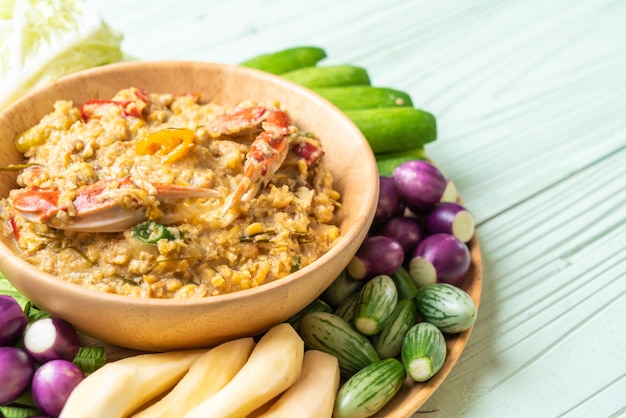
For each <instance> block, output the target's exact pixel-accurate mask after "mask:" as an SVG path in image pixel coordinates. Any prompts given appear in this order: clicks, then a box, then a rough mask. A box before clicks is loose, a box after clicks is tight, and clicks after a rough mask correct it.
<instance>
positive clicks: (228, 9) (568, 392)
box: [89, 0, 626, 418]
mask: <svg viewBox="0 0 626 418" xmlns="http://www.w3.org/2000/svg"><path fill="white" fill-rule="evenodd" d="M89 4H90V6H91V7H92V8H93V9H95V10H96V11H98V13H100V14H101V16H102V17H103V18H104V19H105V21H107V22H108V23H109V24H110V25H111V26H113V27H114V28H115V29H117V30H118V31H120V32H121V33H122V34H123V35H124V39H125V40H124V43H123V48H124V50H125V52H126V53H128V54H130V55H131V56H134V57H136V58H138V59H143V60H159V59H183V60H202V61H214V62H223V63H232V64H236V63H239V62H241V61H243V60H245V59H247V58H250V57H252V56H254V55H257V54H260V53H266V52H273V51H276V50H279V49H282V48H287V47H291V46H297V45H316V46H320V47H323V48H324V49H325V50H326V51H327V53H328V58H327V59H326V60H325V61H324V62H325V63H326V64H342V63H351V64H355V65H359V66H362V67H365V68H367V70H368V71H369V73H370V76H371V78H372V82H373V83H374V84H376V85H379V86H389V87H395V88H398V89H401V90H405V91H407V92H409V93H410V94H411V96H412V97H413V101H414V103H415V105H416V107H420V108H423V109H425V110H428V111H430V112H432V113H434V114H435V115H436V117H437V120H438V124H439V137H438V139H437V141H436V142H435V143H432V144H430V145H429V146H428V147H427V152H428V154H429V156H430V157H431V158H432V159H433V160H434V161H435V162H436V163H437V164H438V165H439V166H440V167H441V168H442V170H443V171H444V172H445V173H446V174H447V175H448V176H449V177H451V178H452V179H454V180H455V182H456V185H457V188H458V190H459V192H460V194H461V196H462V198H463V199H464V201H465V204H466V206H467V207H468V208H469V209H470V210H471V211H472V212H473V214H474V216H475V218H476V221H477V225H478V229H477V234H478V238H479V239H480V243H481V247H482V253H483V268H484V282H483V283H484V284H483V294H482V301H481V306H480V311H479V317H478V321H477V324H476V326H475V328H474V331H473V333H472V335H471V338H470V340H469V343H468V345H467V346H466V349H465V351H464V353H463V355H462V357H461V359H460V361H459V362H458V363H457V365H456V367H455V368H454V369H453V371H452V373H451V374H450V375H449V376H448V378H447V379H446V380H445V381H444V383H443V385H442V386H441V387H440V388H439V389H438V390H437V391H436V392H435V394H434V395H433V396H432V397H431V398H430V400H429V401H428V402H427V403H426V404H425V405H424V406H423V407H422V408H421V410H420V413H419V414H417V415H416V416H420V417H422V416H425V417H431V416H432V417H480V418H483V417H561V416H563V417H618V416H626V277H625V276H626V2H624V1H621V0H582V1H566V0H529V1H511V0H476V1H467V2H459V1H453V0H438V1H433V0H431V1H426V0H410V1H406V0H395V1H392V0H384V1H383V0H359V1H356V0H351V1H339V0H319V1H316V2H294V1H287V0H266V1H247V2H243V1H236V0H235V1H227V2H217V1H200V0H187V1H173V0H161V1H158V2H156V1H148V0H134V1H131V2H129V1H126V0H108V1H106V2H104V1H99V0H90V1H89Z"/></svg>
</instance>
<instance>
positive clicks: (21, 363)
mask: <svg viewBox="0 0 626 418" xmlns="http://www.w3.org/2000/svg"><path fill="white" fill-rule="evenodd" d="M34 373H35V364H34V362H33V359H32V358H31V357H30V356H29V355H28V353H27V352H26V351H24V350H22V349H21V348H16V347H0V376H1V377H2V383H1V384H0V405H5V404H9V403H11V402H13V401H14V400H16V399H17V398H19V397H20V395H21V394H22V393H24V391H25V390H26V389H27V388H28V386H29V385H30V382H31V380H32V378H33V374H34Z"/></svg>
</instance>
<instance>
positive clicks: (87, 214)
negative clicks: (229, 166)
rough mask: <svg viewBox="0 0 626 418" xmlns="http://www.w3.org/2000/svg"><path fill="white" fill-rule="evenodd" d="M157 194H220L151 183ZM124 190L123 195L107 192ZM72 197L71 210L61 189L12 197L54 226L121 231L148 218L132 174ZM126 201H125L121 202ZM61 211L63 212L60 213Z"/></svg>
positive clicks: (34, 218) (25, 211)
mask: <svg viewBox="0 0 626 418" xmlns="http://www.w3.org/2000/svg"><path fill="white" fill-rule="evenodd" d="M150 185H151V187H153V188H154V190H156V198H157V200H159V201H164V200H182V199H189V198H208V197H218V196H220V194H219V193H218V192H216V191H215V190H211V189H206V188H202V187H193V186H180V185H172V184H162V183H150ZM112 190H115V191H117V190H121V191H123V192H124V193H123V195H122V196H121V199H113V198H112V197H109V196H107V192H110V191H112ZM75 194H76V195H75V197H74V199H73V200H72V204H71V206H72V207H73V211H72V214H70V211H69V208H68V206H66V205H63V204H60V203H59V197H60V195H61V192H60V191H58V190H45V189H40V188H36V187H33V188H27V189H24V190H23V191H21V192H20V193H19V194H17V195H16V196H13V198H12V205H13V209H14V210H15V212H16V213H17V214H19V215H21V216H22V217H23V218H25V219H27V220H28V221H31V222H37V223H45V224H47V225H49V226H51V227H53V228H57V229H63V230H68V231H79V232H94V233H98V232H120V231H123V230H125V229H127V228H130V227H132V226H134V225H136V224H138V223H139V222H142V221H144V220H146V219H147V212H148V210H147V208H146V206H144V205H142V204H141V203H140V202H139V200H138V198H137V197H138V196H147V195H148V193H147V191H145V190H143V189H141V188H138V187H137V186H136V185H135V184H134V183H133V181H132V180H131V179H130V178H129V177H125V178H123V179H120V180H101V181H99V182H96V183H94V184H91V185H89V186H85V187H82V188H79V189H78V190H76V192H75ZM122 201H124V202H125V203H124V204H121V203H120V202H122ZM59 215H61V216H59Z"/></svg>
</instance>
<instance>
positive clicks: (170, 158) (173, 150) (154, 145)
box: [135, 128, 194, 164]
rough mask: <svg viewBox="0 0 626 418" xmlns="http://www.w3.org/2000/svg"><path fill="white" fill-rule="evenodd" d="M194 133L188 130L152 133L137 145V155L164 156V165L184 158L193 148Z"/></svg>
mask: <svg viewBox="0 0 626 418" xmlns="http://www.w3.org/2000/svg"><path fill="white" fill-rule="evenodd" d="M193 138H194V131H192V130H191V129H187V128H166V129H161V130H160V131H156V132H150V133H149V134H148V135H147V136H146V137H144V138H143V139H141V140H140V141H139V142H137V145H135V152H136V153H137V155H162V156H163V157H164V160H163V162H164V163H167V164H169V163H173V162H176V161H178V160H180V159H181V158H183V157H184V156H185V155H187V153H188V152H189V150H190V149H191V147H192V146H193Z"/></svg>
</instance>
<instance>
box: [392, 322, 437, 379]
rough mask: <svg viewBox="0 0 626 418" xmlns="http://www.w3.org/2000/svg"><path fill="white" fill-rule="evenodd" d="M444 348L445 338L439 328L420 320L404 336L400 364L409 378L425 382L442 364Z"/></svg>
mask: <svg viewBox="0 0 626 418" xmlns="http://www.w3.org/2000/svg"><path fill="white" fill-rule="evenodd" d="M446 350H447V349H446V339H445V337H444V336H443V333H442V332H441V330H440V329H439V328H437V327H436V326H434V325H433V324H431V323H430V322H420V323H418V324H415V325H414V326H413V327H412V328H411V329H409V331H408V332H407V333H406V335H405V337H404V343H403V344H402V353H401V357H402V364H403V365H404V368H405V370H406V372H407V374H408V375H409V377H410V378H411V379H413V380H414V381H416V382H425V381H427V380H428V379H430V378H431V377H433V376H434V375H435V374H436V373H437V372H438V371H439V370H440V369H441V366H443V362H444V361H445V360H446Z"/></svg>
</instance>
